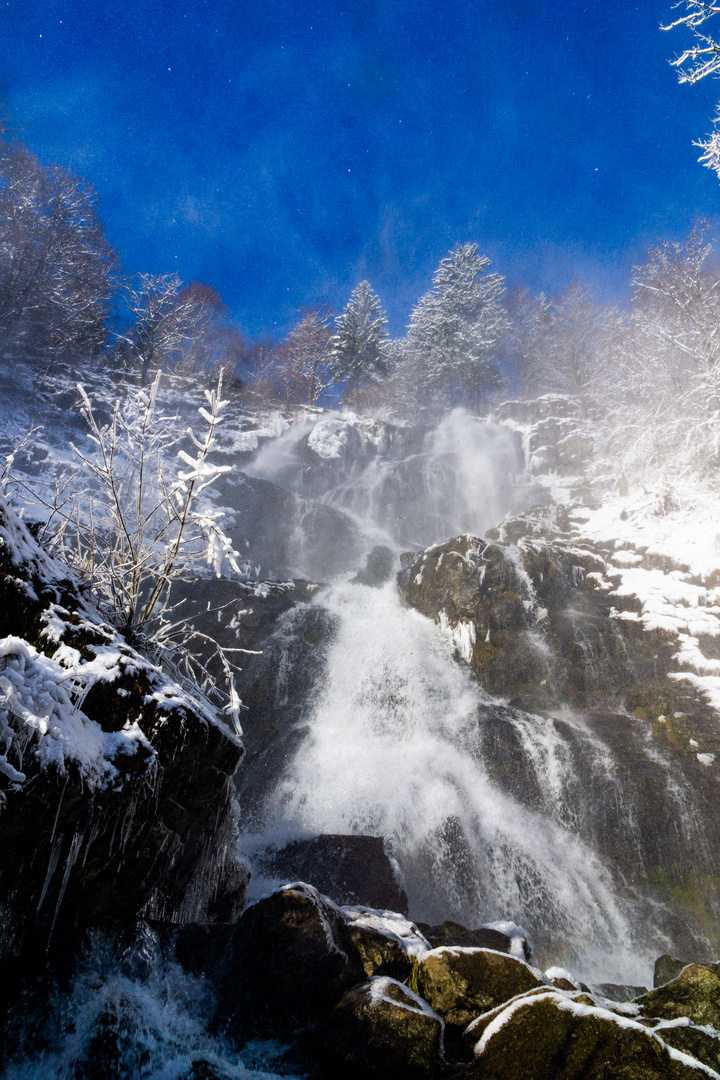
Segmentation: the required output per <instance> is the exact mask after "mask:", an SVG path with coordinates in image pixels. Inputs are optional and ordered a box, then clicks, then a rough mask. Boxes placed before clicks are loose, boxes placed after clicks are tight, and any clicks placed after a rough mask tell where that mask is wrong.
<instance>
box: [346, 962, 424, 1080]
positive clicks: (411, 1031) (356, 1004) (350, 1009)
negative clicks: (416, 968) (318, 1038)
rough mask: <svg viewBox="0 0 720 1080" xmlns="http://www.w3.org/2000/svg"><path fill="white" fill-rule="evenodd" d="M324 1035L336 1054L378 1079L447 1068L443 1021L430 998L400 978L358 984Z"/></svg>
mask: <svg viewBox="0 0 720 1080" xmlns="http://www.w3.org/2000/svg"><path fill="white" fill-rule="evenodd" d="M325 1039H326V1042H327V1044H328V1046H330V1047H331V1054H332V1057H334V1058H340V1059H342V1060H343V1061H344V1062H345V1063H346V1064H349V1065H350V1066H354V1067H355V1068H356V1069H357V1075H358V1076H362V1077H374V1078H377V1080H412V1078H414V1077H438V1076H440V1075H442V1073H443V1071H444V1070H443V1061H442V1052H443V1022H442V1020H441V1019H440V1017H439V1016H438V1015H437V1014H436V1013H434V1012H433V1011H432V1009H431V1008H430V1006H429V1005H428V1004H427V1002H425V1001H423V999H422V998H420V997H418V995H417V994H415V993H413V991H412V990H409V989H408V987H407V986H404V985H403V984H402V983H400V982H397V981H396V980H395V979H389V978H385V977H377V978H374V979H370V980H369V981H368V982H365V983H363V984H362V985H360V986H356V987H354V988H353V989H352V990H350V991H348V993H347V994H346V995H345V996H344V997H343V999H342V1001H341V1002H340V1003H339V1004H338V1006H337V1007H336V1009H335V1010H334V1014H333V1016H332V1019H331V1020H330V1022H329V1025H328V1028H327V1032H326V1034H325Z"/></svg>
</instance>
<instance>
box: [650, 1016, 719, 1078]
mask: <svg viewBox="0 0 720 1080" xmlns="http://www.w3.org/2000/svg"><path fill="white" fill-rule="evenodd" d="M671 1023H672V1022H671ZM654 1030H655V1031H656V1032H657V1034H658V1035H659V1037H660V1038H661V1039H662V1041H663V1042H664V1043H666V1044H667V1045H668V1046H673V1047H675V1049H676V1050H681V1051H682V1052H683V1053H684V1054H689V1055H690V1057H693V1058H696V1059H697V1060H698V1061H701V1062H702V1063H703V1065H708V1066H709V1067H710V1068H711V1069H714V1070H715V1071H716V1072H718V1071H720V1035H718V1033H717V1032H712V1031H709V1030H708V1029H707V1028H702V1029H701V1028H698V1027H695V1026H694V1025H693V1024H683V1025H675V1024H672V1026H667V1027H664V1026H663V1025H661V1024H658V1025H657V1026H656V1027H655V1028H654Z"/></svg>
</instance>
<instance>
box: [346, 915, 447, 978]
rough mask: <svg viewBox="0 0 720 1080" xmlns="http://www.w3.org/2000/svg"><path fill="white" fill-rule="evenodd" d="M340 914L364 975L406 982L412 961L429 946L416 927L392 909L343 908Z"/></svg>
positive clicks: (409, 974)
mask: <svg viewBox="0 0 720 1080" xmlns="http://www.w3.org/2000/svg"><path fill="white" fill-rule="evenodd" d="M342 915H343V919H344V921H345V926H346V933H347V937H348V939H349V941H350V942H351V943H352V947H353V948H354V949H355V950H356V951H357V953H358V956H359V957H360V961H361V963H362V966H363V970H364V971H365V974H366V975H389V976H391V977H392V978H394V979H399V980H400V981H402V982H407V981H408V980H409V979H410V977H411V975H412V970H413V966H414V963H415V960H416V959H417V958H418V957H419V956H422V955H424V954H425V953H426V952H427V951H428V950H429V948H430V943H429V942H428V941H427V940H426V938H425V937H424V935H423V934H422V933H421V932H419V928H418V927H417V926H415V924H414V923H411V922H408V920H407V919H405V918H403V917H402V916H401V915H398V914H395V913H394V912H391V911H373V910H368V909H367V908H361V907H344V908H343V909H342Z"/></svg>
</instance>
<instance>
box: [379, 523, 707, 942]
mask: <svg viewBox="0 0 720 1080" xmlns="http://www.w3.org/2000/svg"><path fill="white" fill-rule="evenodd" d="M489 536H491V537H492V538H491V539H485V540H481V539H479V538H478V537H475V536H472V535H466V536H460V537H456V538H455V539H454V540H451V541H449V542H448V543H445V544H442V545H438V546H435V547H432V548H429V549H428V550H427V551H425V552H423V553H421V554H419V555H418V554H409V555H405V556H402V559H401V561H402V564H403V568H402V570H401V571H400V573H399V575H398V585H399V589H400V592H401V594H402V596H403V598H404V600H405V602H406V603H407V604H408V605H410V606H412V607H415V608H416V609H417V610H419V611H420V612H422V613H423V614H425V615H427V616H428V617H430V618H433V619H435V620H436V621H437V622H439V624H440V626H441V627H442V628H443V629H444V630H445V631H446V632H447V634H448V635H449V636H451V638H452V641H453V643H454V645H455V648H456V650H457V656H458V659H460V660H461V661H462V662H464V663H466V664H467V665H468V666H469V669H470V671H471V673H472V674H473V676H474V677H475V678H476V679H477V681H478V682H479V683H480V684H481V685H482V686H483V687H484V688H485V689H486V690H487V691H488V692H489V693H491V694H495V695H501V696H502V697H503V698H505V701H506V703H500V702H490V701H488V702H481V703H480V705H479V709H478V723H479V733H480V739H481V743H482V755H483V760H484V761H485V763H486V764H487V767H488V769H489V772H490V775H491V777H492V779H493V780H494V781H495V782H497V783H498V785H499V786H500V787H502V788H503V789H504V790H507V791H508V792H510V793H511V794H512V795H513V797H514V798H516V799H517V800H518V801H520V802H521V803H523V804H524V805H525V806H527V807H528V808H529V809H531V810H533V811H536V812H539V813H542V814H550V815H554V816H558V811H560V817H561V819H562V820H563V821H567V822H568V823H570V824H571V827H572V830H573V832H575V833H577V834H578V835H579V836H580V837H582V839H583V840H586V841H587V842H589V843H591V844H592V845H593V847H594V848H595V850H597V851H599V852H600V853H601V854H602V856H603V857H604V858H605V859H606V860H607V864H608V865H610V866H615V867H618V868H619V870H620V871H621V873H622V875H623V876H624V879H625V881H626V882H627V881H629V882H633V883H637V884H638V885H640V887H641V888H642V889H643V890H645V891H646V892H649V893H650V895H651V896H653V898H657V899H662V900H666V901H669V903H670V904H671V905H675V904H678V905H679V906H680V907H681V908H682V909H683V914H682V916H680V917H678V919H677V920H675V921H674V922H673V923H672V925H670V923H669V922H668V923H667V924H666V925H667V929H668V931H669V932H670V933H672V934H673V936H674V938H675V940H677V942H678V944H677V947H678V948H682V949H683V951H684V952H686V953H687V954H688V955H690V956H692V957H693V958H695V959H697V958H698V951H699V952H700V956H701V957H702V955H703V954H704V955H707V951H706V949H707V946H706V947H704V948H700V947H699V945H698V939H699V938H701V937H702V935H705V936H706V937H707V938H708V939H709V940H710V941H716V940H717V924H716V917H717V912H716V907H715V904H716V896H715V891H714V890H715V883H716V881H717V879H718V876H720V863H719V862H718V856H717V852H718V851H719V850H720V819H718V816H717V814H716V813H715V811H714V810H713V809H712V808H713V807H716V806H717V805H718V802H719V801H720V777H718V776H717V774H716V771H715V770H711V769H709V768H707V767H706V766H705V765H704V764H703V762H702V760H701V758H699V757H698V755H697V753H696V752H695V751H696V750H697V749H698V747H700V748H702V750H703V751H705V752H708V751H709V753H710V755H713V754H715V755H720V732H718V728H717V722H716V719H714V713H713V710H712V709H711V707H710V706H709V704H708V703H707V701H706V700H705V699H704V698H703V697H702V695H701V694H700V693H699V692H698V691H697V690H696V689H695V688H694V687H693V686H692V685H690V684H687V683H685V682H683V681H680V680H678V679H675V678H671V677H669V676H671V675H673V674H674V673H677V671H678V663H677V660H676V656H677V653H678V649H679V641H678V637H677V636H676V635H675V634H674V633H672V632H671V631H669V630H663V629H652V630H646V629H644V627H643V623H642V621H641V620H640V618H639V615H640V613H641V604H640V601H639V600H638V599H637V598H636V597H634V596H631V595H624V594H623V595H619V594H617V593H615V594H613V587H612V585H613V581H617V580H619V579H618V578H614V577H613V574H614V569H613V566H612V564H611V562H610V557H611V554H612V553H611V552H610V551H607V550H604V549H601V548H600V547H599V546H598V545H591V544H590V543H589V542H587V541H582V540H581V539H579V538H578V535H577V534H576V532H574V531H573V528H572V527H571V522H570V521H569V519H567V518H566V517H565V516H564V514H563V512H561V511H557V512H553V513H552V514H551V515H548V514H546V512H545V511H543V510H539V511H537V512H535V513H528V514H526V515H523V516H521V517H516V518H509V519H507V520H506V521H505V522H504V523H503V526H502V531H501V532H494V533H493V532H492V531H491V533H490V534H489ZM637 558H643V559H644V558H645V557H644V556H637ZM650 561H651V563H652V566H651V565H650V564H648V568H649V569H653V570H654V569H659V568H657V567H655V565H654V560H652V559H651V560H650ZM643 565H645V563H643ZM664 569H670V568H669V567H665V568H664ZM618 613H620V614H623V613H624V614H626V615H628V616H629V617H628V618H617V617H616V616H617V614H618ZM708 655H712V656H714V653H713V652H709V653H708ZM533 715H535V716H537V715H540V716H541V717H543V718H544V719H543V721H542V722H541V723H538V722H537V721H535V720H533V719H532V716H533ZM543 724H545V728H543V726H542V725H543ZM539 731H546V735H544V736H541V735H540V734H539ZM543 739H544V740H545V741H544V742H543ZM549 742H553V743H555V744H557V745H559V746H561V747H562V751H561V756H562V761H563V762H564V763H565V764H564V765H563V773H564V779H563V786H562V791H560V792H552V793H551V791H550V789H549V787H548V785H547V784H546V783H545V782H544V777H543V773H542V769H541V768H538V760H540V758H541V757H542V754H543V753H544V752H545V750H544V747H545V746H547V745H548V743H549ZM600 748H602V754H604V755H605V758H604V761H605V764H603V763H602V754H601V753H600ZM538 754H539V755H540V758H538ZM701 757H702V755H701ZM706 760H708V759H707V758H706ZM709 760H712V757H710V759H709ZM610 763H611V764H610ZM671 775H672V776H674V778H675V781H676V782H677V785H676V784H675V781H672V782H671V781H670V780H669V777H670V776H671ZM691 808H692V809H691ZM691 837H692V839H691ZM681 924H682V925H681ZM693 938H694V941H695V943H694V944H693Z"/></svg>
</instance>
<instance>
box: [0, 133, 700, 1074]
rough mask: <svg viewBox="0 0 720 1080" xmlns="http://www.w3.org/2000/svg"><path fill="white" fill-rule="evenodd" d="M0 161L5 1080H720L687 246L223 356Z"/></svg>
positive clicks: (483, 273)
mask: <svg viewBox="0 0 720 1080" xmlns="http://www.w3.org/2000/svg"><path fill="white" fill-rule="evenodd" d="M0 151H1V154H0V176H1V178H2V183H1V184H0V202H1V203H2V208H3V211H4V212H5V213H4V216H3V224H2V225H1V226H0V230H1V231H0V327H1V329H2V334H3V336H2V349H3V350H4V351H3V364H2V368H1V369H0V457H1V459H2V462H3V466H2V469H1V470H0V632H1V633H2V636H1V637H0V848H1V850H2V851H3V860H2V865H1V866H0V890H1V891H0V920H1V928H2V941H1V942H0V981H1V982H2V991H1V992H0V1013H1V1016H2V1022H3V1033H4V1034H3V1055H4V1057H3V1059H2V1065H1V1066H0V1067H2V1069H3V1073H2V1075H3V1077H7V1078H8V1080H10V1078H12V1080H20V1078H25V1080H32V1078H35V1077H38V1078H43V1077H48V1078H49V1077H58V1078H67V1080H71V1078H72V1080H93V1078H95V1077H99V1076H103V1077H105V1076H107V1077H115V1076H117V1077H118V1078H119V1077H133V1078H134V1077H137V1078H138V1080H140V1078H148V1080H150V1078H152V1080H222V1078H230V1077H233V1078H243V1077H262V1076H266V1075H285V1076H296V1077H300V1076H302V1077H305V1076H307V1077H313V1078H318V1080H325V1078H329V1077H335V1076H337V1075H348V1076H363V1077H365V1076H373V1077H377V1078H379V1080H383V1078H386V1080H390V1078H392V1080H394V1078H395V1077H410V1078H412V1077H416V1076H417V1077H421V1076H422V1077H435V1076H437V1077H440V1076H447V1077H455V1076H460V1075H467V1076H469V1077H478V1078H481V1077H485V1076H487V1077H489V1078H493V1080H498V1078H507V1080H511V1078H512V1080H517V1078H518V1077H527V1078H528V1080H535V1078H536V1077H537V1078H539V1077H548V1078H551V1077H553V1076H555V1075H558V1076H562V1077H565V1078H567V1080H569V1078H570V1077H577V1078H578V1080H580V1078H586V1080H600V1078H602V1077H606V1076H608V1075H623V1076H627V1077H628V1078H629V1080H632V1078H636V1077H637V1078H639V1077H642V1078H646V1077H664V1076H670V1077H678V1078H686V1077H690V1076H693V1075H695V1076H696V1075H697V1074H701V1075H708V1076H718V1075H720V1051H719V1050H718V1042H719V1040H720V1036H719V1035H718V1031H720V1007H719V1006H718V1001H719V1000H720V972H719V971H718V967H717V965H716V964H714V963H713V962H712V961H713V958H715V957H717V955H718V951H719V950H720V931H719V930H718V925H719V920H720V862H719V861H718V854H717V853H718V851H719V850H720V825H718V820H719V819H718V814H717V808H718V805H719V804H720V488H719V487H718V481H717V477H718V465H719V464H720V460H719V458H720V438H719V435H718V432H719V431H720V428H719V427H718V423H719V422H720V397H719V394H720V376H719V372H720V367H718V364H719V362H720V352H719V351H718V345H717V339H716V329H717V326H718V325H719V324H720V288H719V287H718V285H719V281H720V278H719V277H718V271H717V266H716V263H715V261H714V259H713V254H712V246H711V243H710V241H709V231H708V227H706V226H705V225H703V224H699V225H698V226H696V228H695V229H694V230H693V231H692V232H691V234H690V235H689V236H688V237H687V238H686V240H685V241H684V242H682V243H663V242H661V243H659V244H658V245H657V246H656V247H655V248H654V249H652V250H651V251H650V252H649V253H648V255H647V258H646V261H645V262H644V263H643V264H642V265H641V266H639V267H637V268H636V269H635V271H634V273H633V279H632V283H631V288H630V293H629V295H628V298H627V303H626V304H624V305H623V307H622V310H620V309H609V308H607V307H603V306H602V305H600V304H598V303H597V302H596V301H595V300H594V299H593V298H592V296H591V294H590V293H589V291H588V290H586V289H585V288H584V287H583V286H581V285H577V284H576V285H573V286H572V288H570V289H568V290H567V291H566V292H565V293H563V294H562V295H559V296H556V297H545V296H540V297H531V296H529V295H527V294H522V293H516V294H514V295H513V296H512V297H506V296H505V290H504V282H503V279H502V277H501V275H499V274H498V273H495V272H492V273H491V272H490V264H489V260H488V259H487V258H486V257H485V256H483V255H482V254H481V252H480V251H479V249H478V247H477V245H476V244H473V243H464V244H459V245H457V246H456V247H455V248H453V250H452V251H451V252H449V253H448V255H447V256H446V257H445V258H444V259H442V261H441V262H440V265H439V267H438V269H437V271H436V274H435V276H434V278H433V282H432V286H431V288H430V289H429V290H428V292H427V293H426V294H425V295H424V296H423V297H421V298H420V299H419V300H418V303H417V304H416V306H415V307H414V308H413V310H412V313H411V316H410V322H409V326H408V330H407V334H406V336H405V337H403V338H401V339H395V340H393V339H391V338H390V337H389V335H388V332H387V320H386V317H385V314H384V312H383V309H382V304H381V301H380V299H379V298H378V297H377V296H376V295H375V293H374V292H373V290H372V288H371V286H370V284H369V283H368V282H361V283H359V284H358V286H357V287H356V288H355V289H354V290H353V292H352V295H351V296H350V298H349V300H348V303H347V305H346V306H345V308H344V310H343V311H342V312H340V313H338V314H337V315H336V316H335V317H333V315H332V313H331V312H329V311H327V310H325V309H324V308H322V307H320V308H317V309H313V310H309V311H306V312H304V313H303V315H302V318H300V320H299V321H298V323H297V325H296V326H295V327H294V328H293V329H292V331H291V332H290V333H289V334H288V336H287V338H286V339H285V340H284V341H282V342H275V343H267V342H265V343H260V344H256V345H252V346H251V345H248V344H247V343H246V342H244V341H243V340H242V338H241V336H240V334H239V332H238V331H237V330H236V329H235V328H234V327H233V326H232V324H231V321H230V319H229V316H228V313H227V312H226V310H225V309H224V307H223V304H222V301H221V298H220V297H219V296H218V295H217V294H216V293H214V292H213V290H211V289H209V288H207V287H206V286H203V285H201V284H198V283H194V284H193V285H191V286H185V285H183V284H182V282H180V281H179V280H178V279H177V278H176V277H174V276H172V275H165V276H162V275H161V276H154V275H146V274H141V275H138V276H137V277H135V278H132V279H128V278H124V277H123V276H122V275H121V274H120V273H119V272H118V268H117V265H116V260H115V256H114V254H113V252H112V251H111V250H110V248H109V246H108V245H107V243H106V241H105V239H104V236H103V230H102V223H101V221H100V218H99V216H98V213H97V208H96V204H95V199H94V195H93V193H92V191H91V190H90V189H89V188H88V187H87V186H86V185H84V184H83V183H82V182H80V181H78V180H76V179H75V178H73V177H71V176H69V175H68V174H66V173H65V172H64V171H63V170H60V169H51V168H48V167H46V166H43V165H42V164H40V163H39V162H38V161H37V160H36V159H35V158H34V157H33V156H32V155H31V154H29V152H28V151H27V150H26V149H25V148H24V147H22V146H21V145H19V144H17V143H15V142H13V141H11V140H7V139H5V140H3V141H2V142H0ZM28 241H29V242H28ZM40 248H42V250H43V252H45V253H48V257H47V258H42V259H39V258H38V251H39V250H40ZM241 721H242V722H241ZM243 729H244V733H243ZM241 762H242V764H241ZM533 949H534V952H533ZM659 954H664V955H663V956H662V957H661V958H660V960H658V963H657V964H656V966H655V968H654V969H653V961H655V960H656V958H657V957H658V956H659ZM671 954H672V955H671ZM677 957H680V958H681V959H677ZM580 980H582V981H580ZM653 982H654V983H655V986H654V987H653V989H652V990H650V989H649V987H650V984H651V983H653ZM621 1069H623V1070H625V1071H624V1072H621V1071H620V1070H621ZM628 1070H630V1071H628Z"/></svg>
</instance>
